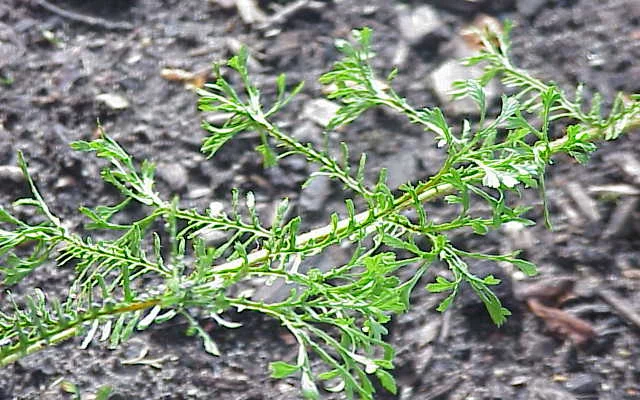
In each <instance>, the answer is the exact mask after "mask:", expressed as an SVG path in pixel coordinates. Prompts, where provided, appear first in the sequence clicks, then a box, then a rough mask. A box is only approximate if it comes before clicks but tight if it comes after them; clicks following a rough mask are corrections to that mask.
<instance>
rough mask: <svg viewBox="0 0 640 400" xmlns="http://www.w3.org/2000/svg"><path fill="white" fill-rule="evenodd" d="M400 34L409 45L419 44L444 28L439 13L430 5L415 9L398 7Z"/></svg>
mask: <svg viewBox="0 0 640 400" xmlns="http://www.w3.org/2000/svg"><path fill="white" fill-rule="evenodd" d="M398 26H399V28H400V33H401V34H402V37H404V38H405V39H406V40H407V41H408V42H409V43H411V44H417V43H420V42H422V41H423V40H425V39H426V38H428V37H429V36H430V35H432V34H434V33H435V32H437V31H438V30H439V29H440V28H442V26H443V21H442V18H440V16H439V15H438V12H437V11H436V10H435V9H434V8H432V7H431V6H428V5H422V6H419V7H416V8H414V9H410V8H408V7H402V6H401V7H398Z"/></svg>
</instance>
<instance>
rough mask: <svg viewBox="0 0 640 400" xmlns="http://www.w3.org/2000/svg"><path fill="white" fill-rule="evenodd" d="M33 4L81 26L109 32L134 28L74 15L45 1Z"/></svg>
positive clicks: (123, 24) (78, 14)
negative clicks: (81, 24)
mask: <svg viewBox="0 0 640 400" xmlns="http://www.w3.org/2000/svg"><path fill="white" fill-rule="evenodd" d="M34 2H35V3H36V4H37V5H39V6H40V7H42V8H44V9H46V10H47V11H49V12H51V13H54V14H56V15H59V16H61V17H63V18H67V19H70V20H72V21H76V22H81V23H83V24H87V25H91V26H99V27H101V28H104V29H109V30H131V29H133V28H134V26H133V25H131V24H128V23H126V22H115V21H107V20H105V19H103V18H99V17H92V16H90V15H84V14H80V13H76V12H73V11H68V10H65V9H62V8H60V7H58V6H55V5H53V4H51V3H49V2H47V1H46V0H34Z"/></svg>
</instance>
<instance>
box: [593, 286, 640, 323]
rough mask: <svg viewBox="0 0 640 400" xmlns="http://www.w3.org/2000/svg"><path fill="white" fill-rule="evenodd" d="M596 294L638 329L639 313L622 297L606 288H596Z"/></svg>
mask: <svg viewBox="0 0 640 400" xmlns="http://www.w3.org/2000/svg"><path fill="white" fill-rule="evenodd" d="M598 295H599V296H600V297H601V298H602V300H604V301H605V302H606V303H607V304H609V305H610V306H611V307H613V308H614V309H615V310H616V311H617V312H618V314H620V315H621V316H623V317H624V318H625V319H626V320H627V321H629V322H631V323H632V324H634V325H635V326H636V328H638V329H640V314H638V313H637V312H635V311H634V310H633V307H632V306H630V305H629V303H627V302H626V301H625V300H624V299H623V298H621V297H620V296H618V295H617V294H615V293H613V292H612V291H610V290H607V289H600V290H598Z"/></svg>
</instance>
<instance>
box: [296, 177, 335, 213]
mask: <svg viewBox="0 0 640 400" xmlns="http://www.w3.org/2000/svg"><path fill="white" fill-rule="evenodd" d="M330 194H331V185H330V182H329V179H327V178H326V177H323V176H318V177H315V178H313V179H312V180H311V182H309V184H308V185H307V186H306V187H305V188H304V190H303V191H302V193H301V194H300V207H302V209H303V210H305V211H307V212H311V213H318V212H320V211H322V210H323V207H324V204H325V202H326V201H327V199H328V198H329V195H330Z"/></svg>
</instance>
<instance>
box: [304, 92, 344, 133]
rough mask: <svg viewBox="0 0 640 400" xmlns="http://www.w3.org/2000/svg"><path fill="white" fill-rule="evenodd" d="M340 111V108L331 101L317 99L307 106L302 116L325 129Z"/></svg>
mask: <svg viewBox="0 0 640 400" xmlns="http://www.w3.org/2000/svg"><path fill="white" fill-rule="evenodd" d="M339 109H340V106H339V105H338V104H336V103H334V102H332V101H330V100H326V99H315V100H311V101H309V102H307V104H305V106H304V110H302V115H303V116H304V117H305V118H307V119H309V120H311V121H313V122H315V123H316V124H318V125H320V126H322V127H323V128H324V127H326V126H327V125H329V122H331V120H332V119H333V117H335V116H336V113H337V112H338V110H339Z"/></svg>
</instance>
